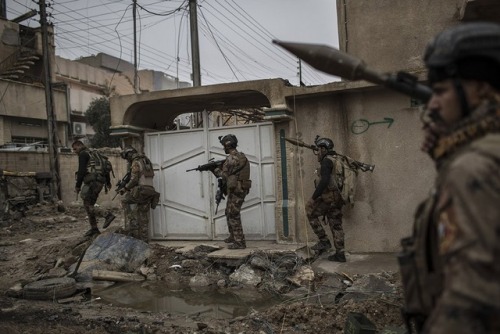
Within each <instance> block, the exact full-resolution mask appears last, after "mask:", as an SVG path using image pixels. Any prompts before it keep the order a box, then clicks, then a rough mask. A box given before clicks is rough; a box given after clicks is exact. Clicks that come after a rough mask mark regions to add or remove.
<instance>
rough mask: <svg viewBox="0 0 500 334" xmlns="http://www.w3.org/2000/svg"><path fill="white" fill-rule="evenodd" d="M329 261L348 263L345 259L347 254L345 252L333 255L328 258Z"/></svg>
mask: <svg viewBox="0 0 500 334" xmlns="http://www.w3.org/2000/svg"><path fill="white" fill-rule="evenodd" d="M328 260H329V261H335V262H346V258H345V253H344V252H336V253H335V254H333V255H330V256H329V257H328Z"/></svg>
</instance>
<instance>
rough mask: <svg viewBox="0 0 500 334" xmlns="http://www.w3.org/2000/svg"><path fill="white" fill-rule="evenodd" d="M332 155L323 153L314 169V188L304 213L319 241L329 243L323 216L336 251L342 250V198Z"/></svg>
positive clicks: (341, 251) (340, 251)
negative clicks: (315, 177) (322, 221)
mask: <svg viewBox="0 0 500 334" xmlns="http://www.w3.org/2000/svg"><path fill="white" fill-rule="evenodd" d="M335 159H336V158H335V157H334V156H333V155H325V157H324V158H323V159H322V160H321V163H320V167H319V168H318V169H317V170H316V174H317V179H316V180H315V186H316V190H315V192H314V194H313V196H312V201H309V202H308V203H307V205H306V214H307V219H308V220H309V224H310V225H311V228H312V230H313V231H314V233H315V234H316V236H317V237H318V239H319V241H320V243H323V244H327V245H328V244H330V241H329V240H328V236H327V234H326V232H325V229H324V228H323V225H322V224H321V222H320V220H319V217H321V216H323V217H325V219H326V221H327V222H328V225H329V227H330V230H331V232H332V236H333V244H334V246H335V249H336V251H337V252H338V253H343V252H344V230H343V228H342V207H343V205H344V201H343V200H342V196H341V193H340V191H339V188H338V185H337V182H338V180H337V179H336V177H337V171H336V170H335V167H334V166H335V161H334V160H335Z"/></svg>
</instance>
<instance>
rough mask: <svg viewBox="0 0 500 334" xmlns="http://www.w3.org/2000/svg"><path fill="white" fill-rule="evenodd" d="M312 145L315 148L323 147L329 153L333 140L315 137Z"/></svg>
mask: <svg viewBox="0 0 500 334" xmlns="http://www.w3.org/2000/svg"><path fill="white" fill-rule="evenodd" d="M314 144H315V145H316V146H317V147H324V148H326V150H327V151H331V150H333V146H334V145H333V140H331V139H329V138H320V137H319V136H318V137H316V139H315V140H314Z"/></svg>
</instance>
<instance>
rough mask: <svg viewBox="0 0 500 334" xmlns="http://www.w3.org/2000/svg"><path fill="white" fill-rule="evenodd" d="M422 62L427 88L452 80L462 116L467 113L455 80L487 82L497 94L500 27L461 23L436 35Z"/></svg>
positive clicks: (487, 23)
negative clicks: (428, 85) (426, 75)
mask: <svg viewBox="0 0 500 334" xmlns="http://www.w3.org/2000/svg"><path fill="white" fill-rule="evenodd" d="M424 62H425V65H426V66H427V68H428V70H429V73H428V79H429V83H430V84H434V83H435V82H439V81H443V80H446V79H452V80H453V82H454V86H455V90H456V92H457V95H458V97H459V100H460V105H461V108H462V115H463V116H464V117H465V116H468V115H469V114H470V112H471V110H470V106H469V104H468V102H467V98H466V96H465V92H464V88H463V86H462V84H461V82H460V80H459V79H465V80H480V81H485V82H488V83H489V84H490V85H491V86H493V87H494V88H495V89H499V90H500V25H498V24H496V23H491V22H471V23H464V24H460V25H457V26H455V27H452V28H450V29H447V30H445V31H443V32H441V33H440V34H438V35H437V36H436V37H434V39H433V40H432V41H431V42H430V43H429V45H428V46H427V49H426V52H425V55H424Z"/></svg>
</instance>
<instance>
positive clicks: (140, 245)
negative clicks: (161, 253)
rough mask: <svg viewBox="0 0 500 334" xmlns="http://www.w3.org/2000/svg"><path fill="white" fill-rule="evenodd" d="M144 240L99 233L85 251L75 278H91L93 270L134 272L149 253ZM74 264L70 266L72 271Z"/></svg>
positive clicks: (85, 279) (78, 279)
mask: <svg viewBox="0 0 500 334" xmlns="http://www.w3.org/2000/svg"><path fill="white" fill-rule="evenodd" d="M150 252H151V250H150V248H149V245H148V244H147V243H145V242H144V241H141V240H138V239H135V238H132V237H129V236H126V235H122V234H118V233H109V232H105V233H102V234H100V235H99V236H98V237H97V238H95V240H94V241H93V243H92V244H91V245H90V247H89V248H88V249H87V251H86V252H85V256H84V257H83V260H82V263H81V264H80V268H79V269H78V273H77V275H76V276H75V279H76V280H77V281H79V282H82V281H90V280H92V271H93V270H110V271H120V272H134V271H135V270H136V269H138V268H140V267H141V265H142V264H143V263H144V261H145V260H146V259H147V258H148V257H149V255H150ZM75 267H76V264H74V265H72V266H71V267H70V270H69V271H70V272H73V270H74V268H75Z"/></svg>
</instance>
